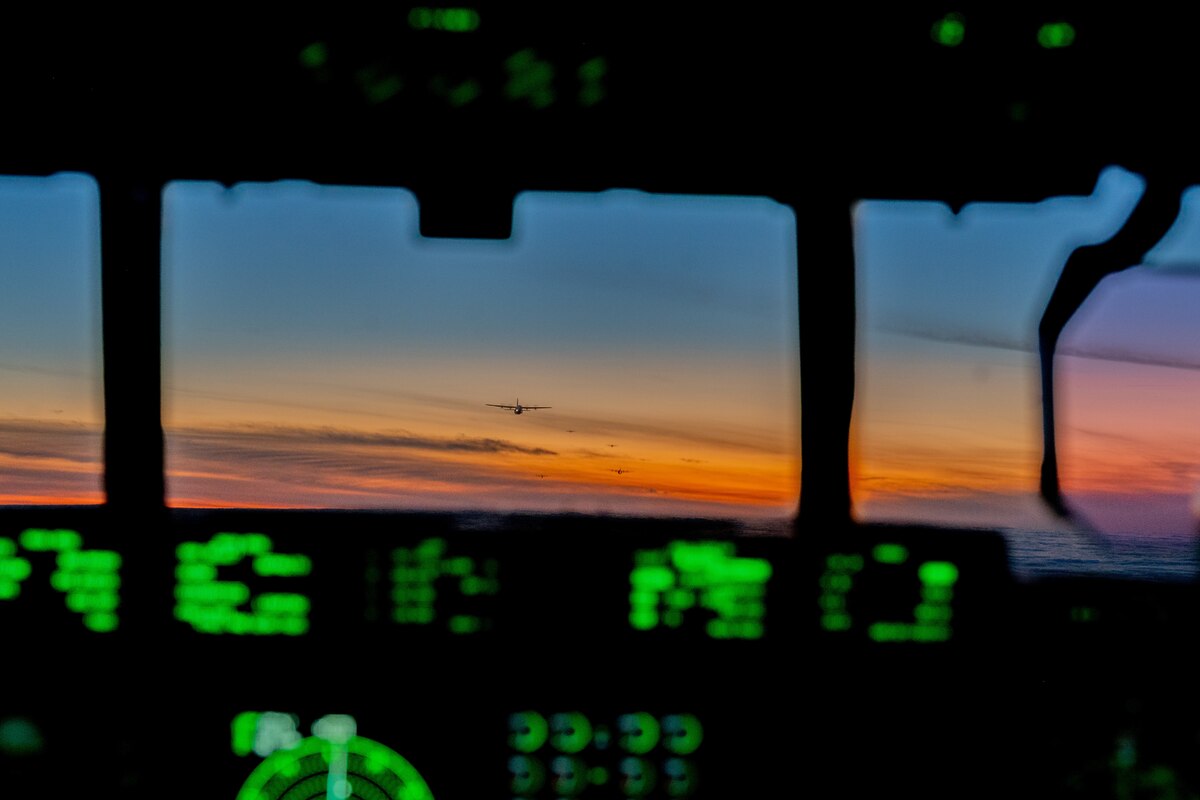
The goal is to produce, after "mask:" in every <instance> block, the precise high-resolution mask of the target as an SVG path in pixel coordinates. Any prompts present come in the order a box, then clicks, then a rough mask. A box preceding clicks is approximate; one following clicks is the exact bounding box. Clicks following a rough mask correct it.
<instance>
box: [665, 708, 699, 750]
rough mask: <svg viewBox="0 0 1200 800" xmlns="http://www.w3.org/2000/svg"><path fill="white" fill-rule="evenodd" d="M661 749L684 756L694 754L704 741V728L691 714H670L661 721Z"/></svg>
mask: <svg viewBox="0 0 1200 800" xmlns="http://www.w3.org/2000/svg"><path fill="white" fill-rule="evenodd" d="M662 736H663V740H662V742H663V747H665V748H666V749H668V750H670V751H671V752H672V753H675V754H676V755H680V756H686V755H688V754H690V753H694V752H696V750H697V749H698V748H699V747H700V743H701V742H703V741H704V728H703V727H702V726H701V725H700V720H699V719H697V718H696V717H695V716H694V715H692V714H670V715H668V716H665V717H663V719H662Z"/></svg>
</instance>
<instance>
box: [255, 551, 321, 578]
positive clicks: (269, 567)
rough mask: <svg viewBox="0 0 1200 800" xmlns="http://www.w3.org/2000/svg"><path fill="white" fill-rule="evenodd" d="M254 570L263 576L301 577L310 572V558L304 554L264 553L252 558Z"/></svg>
mask: <svg viewBox="0 0 1200 800" xmlns="http://www.w3.org/2000/svg"><path fill="white" fill-rule="evenodd" d="M254 572H255V573H256V574H258V575H261V576H263V577H264V578H265V577H282V578H297V577H303V576H305V575H309V574H311V573H312V559H310V558H309V557H308V556H306V555H285V554H283V553H266V554H263V555H260V556H258V557H257V558H255V559H254Z"/></svg>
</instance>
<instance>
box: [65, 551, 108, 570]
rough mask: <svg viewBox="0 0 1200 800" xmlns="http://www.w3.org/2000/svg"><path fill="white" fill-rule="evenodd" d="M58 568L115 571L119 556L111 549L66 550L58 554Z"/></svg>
mask: <svg viewBox="0 0 1200 800" xmlns="http://www.w3.org/2000/svg"><path fill="white" fill-rule="evenodd" d="M57 562H58V568H59V569H65V570H71V571H74V572H116V571H117V570H118V569H120V567H121V556H120V555H119V554H118V553H114V552H113V551H111V550H68V551H66V552H62V553H59V554H58V558H57Z"/></svg>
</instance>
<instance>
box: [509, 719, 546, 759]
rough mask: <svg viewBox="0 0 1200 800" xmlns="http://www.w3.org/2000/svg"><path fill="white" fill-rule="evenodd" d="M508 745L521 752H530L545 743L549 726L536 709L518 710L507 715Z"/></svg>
mask: <svg viewBox="0 0 1200 800" xmlns="http://www.w3.org/2000/svg"><path fill="white" fill-rule="evenodd" d="M508 730H509V734H508V745H509V747H511V748H512V749H514V750H518V751H520V752H522V753H532V752H534V751H536V750H538V749H539V748H541V746H542V745H544V744H545V743H546V738H547V736H548V735H549V732H550V726H549V725H548V724H547V723H546V718H545V717H543V716H542V715H541V714H539V713H538V712H536V711H518V712H517V713H515V714H510V715H509V716H508Z"/></svg>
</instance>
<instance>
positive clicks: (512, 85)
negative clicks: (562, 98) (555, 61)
mask: <svg viewBox="0 0 1200 800" xmlns="http://www.w3.org/2000/svg"><path fill="white" fill-rule="evenodd" d="M504 67H505V69H506V70H508V76H509V77H508V81H507V82H506V83H505V84H504V96H505V97H507V98H508V99H509V100H528V101H529V104H530V105H532V106H533V107H534V108H545V107H546V106H548V105H550V104H551V103H553V102H554V87H553V81H554V66H553V65H552V64H550V62H548V61H542V60H540V59H539V58H538V57H537V54H536V53H534V51H533V50H530V49H525V50H521V51H518V52H516V53H514V54H513V55H511V56H509V57H508V58H507V59H505V61H504Z"/></svg>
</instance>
